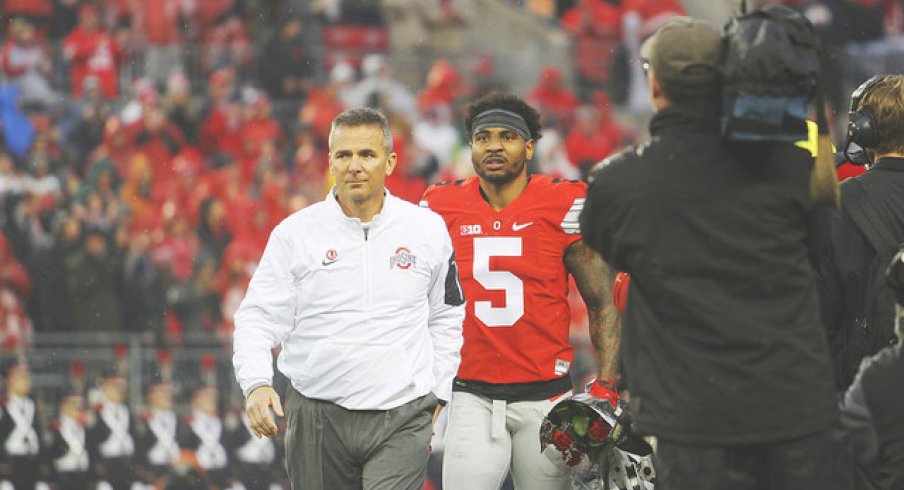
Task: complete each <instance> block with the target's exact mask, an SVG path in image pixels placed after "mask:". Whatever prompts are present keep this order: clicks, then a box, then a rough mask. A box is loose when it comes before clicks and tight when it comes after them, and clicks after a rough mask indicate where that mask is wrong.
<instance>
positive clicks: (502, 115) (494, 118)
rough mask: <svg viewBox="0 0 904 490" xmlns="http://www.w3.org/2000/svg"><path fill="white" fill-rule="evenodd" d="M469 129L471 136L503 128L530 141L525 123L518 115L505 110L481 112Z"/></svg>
mask: <svg viewBox="0 0 904 490" xmlns="http://www.w3.org/2000/svg"><path fill="white" fill-rule="evenodd" d="M471 127H472V128H473V130H472V131H471V135H472V136H473V135H475V134H477V133H479V132H481V131H486V130H487V129H489V128H505V129H509V130H512V131H514V132H516V133H518V134H520V135H521V137H522V138H524V139H525V140H529V139H530V130H529V129H528V127H527V121H525V120H524V118H523V117H521V115H520V114H517V113H515V112H512V111H507V110H505V109H488V110H486V111H483V112H481V113H480V114H478V115H477V116H475V117H474V122H473V123H472V124H471Z"/></svg>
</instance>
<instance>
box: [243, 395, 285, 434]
mask: <svg viewBox="0 0 904 490" xmlns="http://www.w3.org/2000/svg"><path fill="white" fill-rule="evenodd" d="M271 407H272V408H273V411H274V412H276V415H279V416H280V417H282V416H283V409H282V404H280V402H279V395H277V394H276V390H274V389H273V387H271V386H258V387H257V388H255V389H253V390H251V393H249V394H248V398H247V399H246V400H245V413H247V414H248V422H249V424H248V425H250V426H251V430H252V432H254V435H255V436H256V437H258V438H260V437H273V436H275V435H276V432H277V427H276V421H274V420H273V416H272V415H270V408H271Z"/></svg>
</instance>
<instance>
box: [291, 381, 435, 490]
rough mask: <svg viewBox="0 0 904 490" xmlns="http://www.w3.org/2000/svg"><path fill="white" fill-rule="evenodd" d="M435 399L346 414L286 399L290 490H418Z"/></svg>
mask: <svg viewBox="0 0 904 490" xmlns="http://www.w3.org/2000/svg"><path fill="white" fill-rule="evenodd" d="M436 404H437V399H436V397H435V396H434V395H433V394H432V393H430V394H427V395H425V396H422V397H421V398H418V399H416V400H413V401H411V402H409V403H406V404H405V405H402V406H400V407H397V408H393V409H391V410H346V409H344V408H342V407H340V406H339V405H336V404H334V403H329V402H324V401H321V400H314V399H311V398H307V397H305V396H304V395H302V394H301V393H298V392H297V391H296V390H295V389H294V388H292V387H291V385H290V386H289V389H288V393H287V394H286V417H287V420H288V428H287V429H286V469H287V471H288V473H289V481H290V482H292V488H293V490H346V489H348V490H358V489H363V490H421V488H423V485H424V475H425V470H426V467H427V456H428V447H429V444H430V437H431V435H432V433H433V428H432V424H431V420H432V418H433V411H434V410H435V408H436Z"/></svg>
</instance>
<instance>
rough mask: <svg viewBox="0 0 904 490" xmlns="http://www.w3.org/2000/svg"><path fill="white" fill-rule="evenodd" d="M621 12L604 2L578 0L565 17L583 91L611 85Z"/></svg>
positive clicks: (619, 34) (565, 24)
mask: <svg viewBox="0 0 904 490" xmlns="http://www.w3.org/2000/svg"><path fill="white" fill-rule="evenodd" d="M621 16H622V12H621V9H620V8H619V7H618V6H617V5H613V3H611V2H607V1H604V0H578V1H577V3H576V4H575V6H574V7H572V8H570V9H568V10H567V11H565V13H564V14H562V18H561V20H560V25H561V26H562V28H563V29H564V30H565V32H567V33H568V34H569V36H571V38H572V40H573V46H574V48H573V49H574V59H575V63H576V65H577V70H578V74H579V75H580V78H581V85H582V86H583V87H584V88H588V89H592V88H605V87H607V86H608V85H610V82H611V75H612V60H613V58H614V54H615V51H616V49H617V47H618V44H619V42H620V41H621Z"/></svg>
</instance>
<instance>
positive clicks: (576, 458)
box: [562, 452, 584, 466]
mask: <svg viewBox="0 0 904 490" xmlns="http://www.w3.org/2000/svg"><path fill="white" fill-rule="evenodd" d="M562 459H564V460H565V464H567V465H568V466H577V465H579V464H581V461H583V460H584V457H583V456H582V455H581V453H571V452H568V453H564V454H562Z"/></svg>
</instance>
